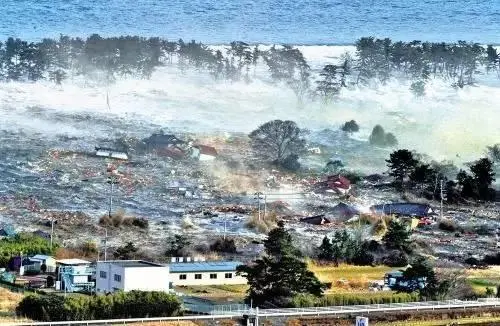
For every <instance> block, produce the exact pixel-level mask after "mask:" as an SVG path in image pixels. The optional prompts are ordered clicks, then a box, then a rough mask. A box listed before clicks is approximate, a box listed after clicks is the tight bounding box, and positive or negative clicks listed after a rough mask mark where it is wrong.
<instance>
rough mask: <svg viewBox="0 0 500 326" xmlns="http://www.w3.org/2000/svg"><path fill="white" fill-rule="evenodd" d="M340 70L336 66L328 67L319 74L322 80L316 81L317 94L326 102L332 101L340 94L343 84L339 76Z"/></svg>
mask: <svg viewBox="0 0 500 326" xmlns="http://www.w3.org/2000/svg"><path fill="white" fill-rule="evenodd" d="M338 70H339V68H338V67H337V66H336V65H326V66H324V67H323V70H321V72H320V73H319V75H320V77H321V79H320V80H318V81H316V84H317V86H316V92H317V93H318V94H319V95H320V96H321V97H322V99H323V101H324V102H329V101H331V100H332V99H333V98H334V97H335V96H337V95H338V94H339V93H340V88H341V87H342V83H341V81H340V75H339V74H337V71H338Z"/></svg>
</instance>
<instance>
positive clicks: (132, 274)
mask: <svg viewBox="0 0 500 326" xmlns="http://www.w3.org/2000/svg"><path fill="white" fill-rule="evenodd" d="M169 278H170V277H169V269H168V267H166V266H165V267H159V266H151V267H127V268H126V269H125V283H124V285H125V288H124V291H131V290H142V291H165V292H168V291H169V290H170V287H169V283H170V279H169Z"/></svg>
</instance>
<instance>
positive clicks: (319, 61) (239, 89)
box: [0, 46, 500, 160]
mask: <svg viewBox="0 0 500 326" xmlns="http://www.w3.org/2000/svg"><path fill="white" fill-rule="evenodd" d="M300 50H301V51H302V52H303V53H304V55H305V57H306V59H307V60H308V62H309V63H310V64H311V66H312V67H321V66H322V65H323V64H326V63H332V62H336V61H337V60H338V59H337V58H338V57H339V56H340V55H341V54H342V53H344V52H345V51H349V50H350V51H353V48H352V47H348V46H301V47H300ZM263 69H265V68H264V67H259V68H258V69H257V72H256V73H257V77H258V76H260V75H262V70H263ZM250 74H251V75H252V76H253V69H252V71H251V72H250ZM449 84H450V82H444V81H442V80H435V81H432V82H431V83H430V84H429V85H428V87H427V90H426V92H427V96H426V97H425V98H423V99H416V98H415V97H414V96H413V95H412V94H411V92H410V91H409V85H408V83H407V82H398V81H391V82H389V83H388V84H387V85H383V86H380V85H379V86H377V87H375V88H370V89H368V88H362V89H360V88H356V87H355V88H352V89H346V90H343V92H342V94H341V96H340V98H339V100H338V101H337V102H335V103H331V104H329V105H323V104H321V103H319V102H310V101H306V102H305V103H303V105H302V106H299V105H298V101H297V98H296V96H295V94H294V93H293V92H292V91H291V90H290V89H288V88H287V87H286V86H276V85H272V84H271V83H269V81H268V79H266V78H263V79H259V78H256V79H255V81H254V82H252V83H250V84H246V83H244V82H237V83H231V82H226V81H214V80H213V79H212V78H211V77H210V76H208V74H207V73H198V72H185V73H181V72H180V71H179V70H178V69H177V68H172V67H171V68H166V67H164V68H160V69H158V70H157V71H156V72H155V73H154V74H153V76H152V78H151V79H150V80H142V79H125V80H118V81H117V82H116V83H115V84H112V85H109V86H107V87H106V86H103V85H92V84H91V83H89V82H88V81H84V80H81V79H78V78H75V79H73V80H67V81H65V83H64V84H63V85H62V86H55V85H54V84H53V83H50V82H37V83H2V84H0V99H1V102H0V103H1V104H0V110H1V114H2V120H1V121H0V128H1V129H6V130H17V129H19V128H22V129H24V130H31V131H36V132H41V133H45V134H47V135H48V136H50V135H55V134H61V133H64V134H68V135H75V136H76V135H80V136H82V135H89V136H98V135H99V136H102V135H104V134H105V132H104V131H102V130H101V129H99V127H98V126H96V125H95V124H94V123H93V122H92V121H89V123H88V125H83V126H84V127H83V128H82V123H81V122H80V123H76V122H72V121H71V120H68V119H66V120H61V121H55V122H54V121H52V122H51V121H49V120H47V119H45V118H43V115H42V116H41V117H40V116H37V117H36V118H33V115H32V114H31V113H30V110H31V109H30V107H40V108H43V109H46V110H49V112H53V113H54V112H55V113H64V114H69V115H71V114H91V115H92V116H95V117H98V118H109V117H114V118H118V119H122V120H123V121H131V120H133V121H137V122H141V123H142V124H144V123H146V124H147V123H151V124H156V125H161V126H164V127H170V128H177V129H185V130H187V131H192V132H210V131H214V130H218V131H220V130H223V131H229V132H236V131H238V132H239V131H242V132H249V131H251V130H253V129H254V128H256V127H257V126H258V125H259V124H261V123H264V122H265V121H268V120H271V119H290V120H295V121H297V122H298V123H299V124H300V125H301V126H302V127H307V128H309V129H313V130H314V129H319V128H325V127H335V128H336V127H337V126H339V125H340V124H341V123H343V122H344V121H346V120H350V119H355V120H356V121H358V123H359V124H360V125H361V128H362V129H361V132H360V134H359V135H358V136H357V137H359V138H362V139H366V138H367V137H368V135H369V133H370V131H371V129H372V128H373V126H374V125H375V124H381V125H382V126H383V127H384V128H385V129H386V130H387V131H390V132H393V133H394V134H395V135H396V136H397V138H398V140H399V141H400V144H401V145H400V146H401V147H408V148H412V149H416V150H418V151H421V152H424V153H428V154H430V155H432V156H434V157H435V158H437V159H441V158H451V159H456V155H457V154H459V155H460V157H461V158H462V159H464V160H469V159H474V158H477V156H478V155H482V154H483V153H484V148H485V146H486V145H491V144H493V143H498V142H500V128H499V126H498V121H500V113H499V107H498V103H500V89H499V88H500V87H499V83H498V80H497V79H496V76H495V75H494V74H492V75H490V76H485V77H484V81H482V82H481V84H480V86H475V87H467V88H465V89H463V90H458V91H457V90H454V89H453V88H451V87H450V85H449ZM106 92H109V99H110V103H111V110H109V109H108V108H107V106H106ZM96 128H97V130H96ZM124 132H127V130H124Z"/></svg>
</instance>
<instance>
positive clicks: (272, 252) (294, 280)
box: [237, 222, 325, 306]
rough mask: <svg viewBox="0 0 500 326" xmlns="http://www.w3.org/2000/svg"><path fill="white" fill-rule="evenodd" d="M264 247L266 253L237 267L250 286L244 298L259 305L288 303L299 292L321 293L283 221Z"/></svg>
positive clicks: (319, 283)
mask: <svg viewBox="0 0 500 326" xmlns="http://www.w3.org/2000/svg"><path fill="white" fill-rule="evenodd" d="M264 247H265V249H266V256H264V257H262V258H261V259H257V260H256V261H255V262H254V263H253V264H250V265H242V266H238V268H237V271H238V273H239V274H242V275H244V276H245V277H246V278H247V280H248V284H249V286H250V287H249V290H248V296H247V301H250V300H252V301H253V302H254V304H256V305H260V306H262V305H264V306H289V305H290V304H291V300H292V299H293V297H294V296H296V295H298V294H304V293H305V294H312V295H315V296H321V295H322V293H323V290H324V288H325V287H324V285H323V284H321V282H320V281H319V280H318V279H317V278H316V276H314V274H313V273H312V272H311V271H309V270H308V269H307V265H306V263H305V262H304V260H303V259H302V257H301V255H300V253H299V250H298V249H297V248H295V246H294V245H293V243H292V236H291V234H290V233H289V232H288V231H287V230H285V228H284V225H283V223H282V222H281V223H279V224H278V227H277V228H276V229H274V230H272V231H271V232H270V233H269V237H268V238H267V240H266V241H265V242H264Z"/></svg>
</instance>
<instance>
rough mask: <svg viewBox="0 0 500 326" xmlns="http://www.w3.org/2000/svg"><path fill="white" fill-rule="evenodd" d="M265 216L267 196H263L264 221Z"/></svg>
mask: <svg viewBox="0 0 500 326" xmlns="http://www.w3.org/2000/svg"><path fill="white" fill-rule="evenodd" d="M266 215H267V195H266V194H264V219H266Z"/></svg>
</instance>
